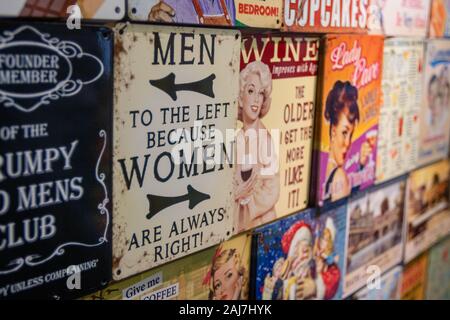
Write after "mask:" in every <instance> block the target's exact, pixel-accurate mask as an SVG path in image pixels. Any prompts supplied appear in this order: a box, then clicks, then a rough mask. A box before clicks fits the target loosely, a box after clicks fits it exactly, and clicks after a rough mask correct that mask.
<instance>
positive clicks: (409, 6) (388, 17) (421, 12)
mask: <svg viewBox="0 0 450 320" xmlns="http://www.w3.org/2000/svg"><path fill="white" fill-rule="evenodd" d="M369 2H370V5H369V10H368V11H369V18H368V23H367V26H368V29H369V32H370V33H371V34H384V35H386V36H394V37H395V36H397V37H398V36H408V37H409V36H411V37H419V38H425V37H426V36H427V32H428V24H429V19H430V17H429V15H430V2H431V0H414V1H392V0H369Z"/></svg>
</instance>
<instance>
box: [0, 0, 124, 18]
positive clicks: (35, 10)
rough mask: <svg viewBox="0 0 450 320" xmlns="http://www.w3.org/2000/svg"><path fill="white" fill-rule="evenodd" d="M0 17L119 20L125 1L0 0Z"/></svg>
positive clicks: (122, 14)
mask: <svg viewBox="0 0 450 320" xmlns="http://www.w3.org/2000/svg"><path fill="white" fill-rule="evenodd" d="M0 15H1V16H6V17H32V18H68V17H81V18H83V19H95V20H120V19H122V18H123V17H124V16H125V0H14V1H11V0H0Z"/></svg>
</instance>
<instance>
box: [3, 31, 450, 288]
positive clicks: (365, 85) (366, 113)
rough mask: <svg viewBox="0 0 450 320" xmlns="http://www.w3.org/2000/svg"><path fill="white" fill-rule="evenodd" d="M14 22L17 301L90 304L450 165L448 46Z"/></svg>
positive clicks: (11, 198) (11, 94)
mask: <svg viewBox="0 0 450 320" xmlns="http://www.w3.org/2000/svg"><path fill="white" fill-rule="evenodd" d="M0 28H1V37H0V94H1V95H0V103H1V105H0V106H1V114H2V117H1V119H0V143H1V150H2V153H1V155H0V235H1V238H0V250H1V255H2V263H1V267H0V284H1V288H2V296H3V297H15V296H17V297H21V296H24V297H27V296H36V295H40V296H48V297H59V296H64V297H71V296H78V295H79V294H80V293H79V291H76V290H71V289H70V285H68V283H67V282H66V280H67V279H69V278H70V276H71V275H75V274H80V271H81V275H82V287H83V290H85V292H87V291H89V290H93V289H96V288H98V287H99V286H101V285H105V284H107V283H108V281H109V280H110V278H111V274H112V277H113V278H114V279H115V280H120V279H124V278H126V277H129V276H132V275H135V274H137V273H139V272H143V271H146V270H149V269H151V268H155V267H158V266H160V265H162V264H165V263H167V262H169V261H171V260H174V259H178V258H182V257H184V256H187V255H189V254H192V253H194V252H198V251H200V250H202V249H207V248H210V247H212V246H214V245H217V244H219V243H221V242H222V241H224V240H226V239H229V238H231V237H232V236H233V235H235V234H238V233H241V232H244V231H246V230H250V229H253V228H256V227H259V226H261V225H264V224H267V223H270V222H272V221H274V220H276V219H279V218H281V217H284V216H287V215H289V214H294V213H296V212H299V211H301V210H303V209H305V208H307V207H308V206H309V205H310V206H313V207H324V208H326V207H328V206H330V205H333V204H335V203H336V202H338V201H340V200H342V199H345V198H347V197H348V196H351V195H352V194H353V195H355V194H358V193H359V192H362V191H364V190H365V189H367V188H368V187H370V186H371V185H373V184H374V182H378V183H380V182H382V181H385V180H388V179H392V178H394V177H395V176H399V175H401V174H404V173H406V172H409V171H411V170H413V169H414V168H417V167H419V166H422V165H427V164H430V163H432V162H434V161H437V160H439V159H443V158H446V157H447V156H448V145H449V121H450V118H449V116H448V113H449V110H448V106H449V104H448V99H449V96H450V89H449V88H450V86H449V83H450V71H449V68H448V65H449V63H450V59H449V54H448V52H449V50H448V48H449V47H450V42H448V41H445V40H430V41H422V40H415V39H401V38H398V39H397V38H396V39H389V40H386V41H384V40H383V38H382V37H381V36H368V35H336V36H324V37H322V38H310V37H304V36H303V35H299V34H289V33H287V34H285V33H270V32H267V33H261V32H259V33H257V34H256V33H253V34H252V33H240V32H238V31H234V30H222V29H200V28H192V27H190V28H188V27H173V26H172V27H167V26H166V27H165V26H150V25H142V24H141V25H137V24H136V25H134V24H118V25H117V26H116V27H115V28H114V30H113V31H111V30H110V29H108V28H104V27H83V29H81V30H73V31H68V30H67V28H66V26H65V25H64V24H52V23H48V24H47V23H40V24H39V25H37V24H33V23H27V24H23V23H22V24H16V23H13V22H4V23H2V24H1V27H0ZM383 57H384V61H385V63H384V68H383ZM393 65H395V68H400V69H399V70H401V73H400V74H398V75H397V73H394V72H393V69H392V66H393ZM383 69H384V72H383ZM380 109H381V112H380ZM380 117H381V118H382V119H383V117H385V118H386V121H384V120H382V122H381V123H380V122H379V118H380ZM313 141H314V144H315V146H314V148H313V146H312V145H313ZM313 150H314V151H313ZM377 150H379V152H377ZM446 172H447V171H445V172H444V171H443V172H442V173H441V175H443V177H441V176H437V178H436V179H437V180H436V181H437V182H436V183H441V182H442V181H444V180H443V179H444V176H445V175H447V176H448V174H447V173H446ZM376 177H378V179H376ZM445 177H446V176H445ZM445 181H446V180H445ZM310 193H311V194H312V195H311V197H309V194H310ZM420 199H422V198H420ZM111 249H112V256H111ZM111 266H112V267H111Z"/></svg>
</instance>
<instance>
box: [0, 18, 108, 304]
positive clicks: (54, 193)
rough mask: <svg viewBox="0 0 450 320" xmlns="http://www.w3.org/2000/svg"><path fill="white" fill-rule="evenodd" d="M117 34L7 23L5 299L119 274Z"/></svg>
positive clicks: (0, 226)
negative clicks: (114, 268)
mask: <svg viewBox="0 0 450 320" xmlns="http://www.w3.org/2000/svg"><path fill="white" fill-rule="evenodd" d="M112 43H113V39H112V33H111V32H110V31H109V30H107V29H105V28H93V27H85V28H83V30H82V31H76V32H70V31H68V30H67V28H66V26H65V25H63V24H42V23H41V24H39V25H35V24H23V23H22V24H20V25H18V24H12V23H8V24H6V23H5V24H3V23H2V24H0V113H1V117H0V150H1V152H0V255H1V263H0V298H37V297H38V298H53V297H54V298H57V297H76V296H80V295H83V294H86V293H87V292H89V291H92V290H97V288H98V287H100V286H101V285H102V284H105V283H106V282H107V281H108V280H109V279H110V277H111V270H110V265H111V210H110V199H111V179H112V173H111V163H110V161H111V160H110V159H111V118H112V83H113V82H112V81H113V80H112Z"/></svg>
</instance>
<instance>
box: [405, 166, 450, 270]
mask: <svg viewBox="0 0 450 320" xmlns="http://www.w3.org/2000/svg"><path fill="white" fill-rule="evenodd" d="M449 170H450V164H449V161H448V160H443V161H440V162H437V163H435V164H433V165H430V166H428V167H424V168H421V169H419V170H416V171H414V172H412V173H411V174H410V175H409V177H408V192H407V196H408V198H407V200H406V201H407V202H406V219H407V221H406V222H407V225H406V244H405V261H406V262H409V261H411V260H412V259H414V258H415V257H417V256H418V255H419V254H421V253H422V252H424V251H426V250H427V249H429V248H430V247H431V246H432V245H433V244H434V243H436V242H437V241H439V240H441V239H442V238H443V237H445V236H446V235H448V234H449V233H450V210H449V200H448V188H449Z"/></svg>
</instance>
